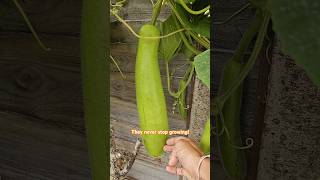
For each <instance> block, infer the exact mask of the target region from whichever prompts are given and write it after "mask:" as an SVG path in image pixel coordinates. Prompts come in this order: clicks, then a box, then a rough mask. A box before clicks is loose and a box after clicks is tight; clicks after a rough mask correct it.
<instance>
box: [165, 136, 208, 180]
mask: <svg viewBox="0 0 320 180" xmlns="http://www.w3.org/2000/svg"><path fill="white" fill-rule="evenodd" d="M163 150H164V151H165V152H168V153H171V154H170V158H169V162H168V166H167V167H166V170H167V171H168V172H169V173H172V174H177V175H182V176H186V177H187V178H188V179H189V180H193V179H196V178H197V175H198V169H197V168H198V163H199V161H200V159H201V157H202V156H203V155H204V154H203V152H202V151H201V150H200V149H199V147H198V146H197V144H196V143H195V142H194V141H193V140H191V139H189V138H186V137H174V138H170V139H168V140H167V145H165V146H164V147H163ZM178 162H179V163H180V164H181V165H182V167H181V168H180V167H177V164H178ZM201 168H202V170H201V172H203V173H200V174H202V175H203V176H201V177H202V179H210V170H209V169H210V161H207V160H204V161H203V164H202V165H201Z"/></svg>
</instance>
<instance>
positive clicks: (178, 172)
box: [166, 166, 191, 179]
mask: <svg viewBox="0 0 320 180" xmlns="http://www.w3.org/2000/svg"><path fill="white" fill-rule="evenodd" d="M166 170H167V171H168V172H169V173H171V174H175V175H179V176H186V177H187V178H188V179H191V178H190V177H191V176H190V174H189V173H188V172H187V171H186V170H185V169H183V168H177V167H174V166H167V167H166Z"/></svg>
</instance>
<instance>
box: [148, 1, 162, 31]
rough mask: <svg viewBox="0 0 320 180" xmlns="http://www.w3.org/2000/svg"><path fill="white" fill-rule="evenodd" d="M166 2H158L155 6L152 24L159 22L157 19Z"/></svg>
mask: <svg viewBox="0 0 320 180" xmlns="http://www.w3.org/2000/svg"><path fill="white" fill-rule="evenodd" d="M164 1H165V0H158V1H157V3H156V4H155V6H154V8H153V11H152V18H151V24H153V25H155V24H156V22H157V18H158V16H159V14H160V11H161V7H162V4H163V3H164Z"/></svg>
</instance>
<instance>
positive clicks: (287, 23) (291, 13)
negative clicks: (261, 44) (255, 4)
mask: <svg viewBox="0 0 320 180" xmlns="http://www.w3.org/2000/svg"><path fill="white" fill-rule="evenodd" d="M268 9H269V10H270V11H271V13H272V21H273V29H274V31H275V32H276V34H277V36H278V37H279V39H280V43H281V49H282V51H283V52H284V53H285V54H288V55H290V56H291V57H292V58H293V59H294V60H295V61H296V63H297V64H298V65H300V66H302V67H303V68H304V69H305V71H306V72H307V74H308V75H309V77H310V78H311V79H312V80H313V82H314V83H315V84H316V85H317V86H320V1H319V0H294V1H291V0H270V1H269V3H268Z"/></svg>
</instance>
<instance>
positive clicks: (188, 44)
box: [172, 15, 201, 54]
mask: <svg viewBox="0 0 320 180" xmlns="http://www.w3.org/2000/svg"><path fill="white" fill-rule="evenodd" d="M172 16H173V19H174V22H175V25H176V28H177V29H180V28H181V27H180V24H179V22H178V21H177V17H176V16H175V15H172ZM179 34H180V37H181V39H182V41H183V43H184V45H185V46H186V47H187V48H188V49H189V50H190V51H191V52H193V53H194V54H200V53H201V52H200V51H199V50H197V49H196V48H194V47H193V46H192V45H191V44H190V43H189V41H188V40H187V38H186V36H185V34H184V33H183V32H179Z"/></svg>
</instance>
